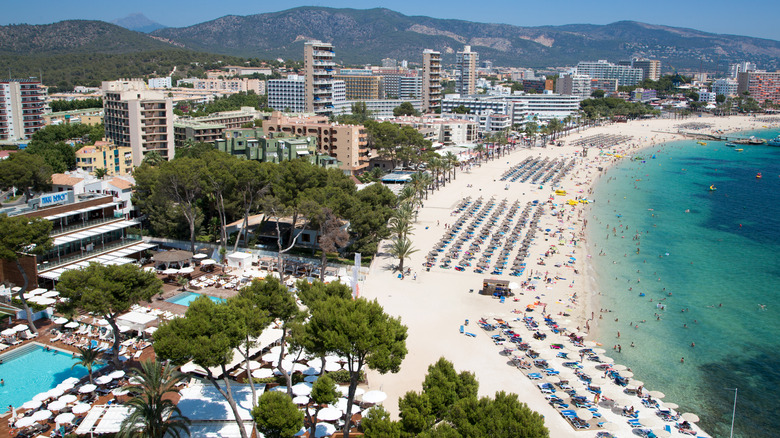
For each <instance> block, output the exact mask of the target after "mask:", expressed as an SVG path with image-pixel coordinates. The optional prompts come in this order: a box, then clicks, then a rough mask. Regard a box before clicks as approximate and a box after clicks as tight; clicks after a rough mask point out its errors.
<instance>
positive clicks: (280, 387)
mask: <svg viewBox="0 0 780 438" xmlns="http://www.w3.org/2000/svg"><path fill="white" fill-rule="evenodd" d="M271 391H279V392H287V387H286V386H275V387H273V388H271Z"/></svg>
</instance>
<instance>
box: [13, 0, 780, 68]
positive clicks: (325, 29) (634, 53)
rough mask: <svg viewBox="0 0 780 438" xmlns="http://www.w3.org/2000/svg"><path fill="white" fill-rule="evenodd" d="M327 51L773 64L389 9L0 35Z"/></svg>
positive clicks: (112, 46)
mask: <svg viewBox="0 0 780 438" xmlns="http://www.w3.org/2000/svg"><path fill="white" fill-rule="evenodd" d="M126 18H128V17H126ZM116 21H117V22H118V23H121V24H122V25H124V26H127V27H130V28H135V29H143V28H144V26H147V25H149V24H148V23H153V22H151V20H148V19H146V17H143V16H142V15H139V16H135V17H134V18H133V20H130V21H127V20H125V19H123V20H116ZM308 39H319V40H322V41H326V42H330V43H333V44H334V46H335V51H336V61H337V62H339V63H341V64H345V65H360V64H365V63H372V64H378V63H379V62H380V60H381V59H383V58H395V59H398V60H402V59H406V60H409V61H410V62H411V63H419V62H421V58H422V50H423V49H426V48H428V49H433V50H439V51H441V52H442V56H443V61H444V64H445V65H446V64H448V63H451V62H453V61H454V59H455V52H456V51H458V50H462V48H463V46H464V45H471V46H472V50H474V51H476V52H478V53H479V57H480V60H482V61H492V62H493V64H494V65H497V66H500V65H503V66H519V67H532V68H545V67H553V66H566V65H570V66H571V65H575V64H576V63H577V62H578V61H580V60H598V59H608V60H610V61H613V62H616V61H619V60H624V59H630V58H631V57H646V58H651V59H660V60H661V61H662V69H663V70H665V71H672V70H687V71H720V72H722V71H724V70H726V68H727V67H728V64H729V63H735V62H740V61H752V62H756V63H757V64H758V66H759V67H760V68H764V69H768V70H773V69H777V68H778V67H779V66H780V65H779V64H780V63H779V62H778V60H779V59H780V42H778V41H774V40H768V39H761V38H752V37H746V36H737V35H719V34H713V33H707V32H701V31H698V30H693V29H684V28H676V27H669V26H660V25H651V24H646V23H640V22H635V21H620V22H616V23H611V24H607V25H591V24H571V25H565V26H540V27H521V26H513V25H509V24H491V23H476V22H470V21H464V20H444V19H437V18H431V17H422V16H406V15H403V14H401V13H398V12H395V11H392V10H389V9H381V8H380V9H364V10H360V9H333V8H323V7H300V8H294V9H288V10H285V11H280V12H273V13H265V14H256V15H247V16H236V15H228V16H225V17H221V18H218V19H215V20H211V21H207V22H204V23H200V24H196V25H193V26H189V27H182V28H163V29H157V30H154V31H153V32H151V33H150V34H144V33H140V32H135V31H132V30H128V29H125V28H122V27H120V26H117V25H114V24H110V23H106V22H102V21H88V20H69V21H61V22H58V23H53V24H49V25H10V26H0V55H8V56H10V55H13V56H16V57H18V56H22V57H24V56H37V57H40V56H49V55H67V54H70V53H79V54H84V53H89V54H120V53H138V52H145V51H160V50H171V49H177V50H181V49H182V48H184V49H190V50H193V51H197V52H207V53H215V54H222V55H232V56H241V57H251V58H261V59H275V58H284V59H291V60H300V59H302V58H303V43H304V41H306V40H308Z"/></svg>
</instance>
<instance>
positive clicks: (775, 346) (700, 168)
mask: <svg viewBox="0 0 780 438" xmlns="http://www.w3.org/2000/svg"><path fill="white" fill-rule="evenodd" d="M750 134H757V135H758V136H760V137H763V138H771V137H774V136H775V135H777V134H778V131H762V132H760V133H750ZM743 148H744V152H737V151H735V149H734V148H729V147H726V146H725V145H724V143H723V142H708V144H707V145H706V146H702V145H699V144H697V143H696V142H695V141H679V142H673V143H668V144H666V145H662V146H658V147H655V148H653V149H646V150H644V151H642V152H641V153H639V154H638V155H642V156H643V157H644V158H645V161H644V162H641V161H628V160H626V161H623V162H622V163H620V164H619V165H617V166H616V167H614V168H612V169H610V170H609V171H608V172H607V173H606V175H605V176H603V177H602V178H601V180H600V181H599V182H598V183H597V185H596V187H595V191H594V198H595V199H596V203H595V204H593V205H592V207H591V210H590V213H589V215H588V219H589V221H588V222H589V224H588V236H589V245H590V253H591V254H592V258H591V261H592V265H593V268H594V270H595V272H596V273H597V279H596V284H597V285H598V291H599V292H600V293H601V295H600V296H599V299H600V304H599V305H600V307H601V308H605V309H610V310H611V312H607V313H601V314H600V316H601V317H602V318H603V319H601V320H599V321H598V322H599V324H598V328H597V338H598V339H599V340H600V342H602V343H603V344H604V345H605V347H604V348H606V349H607V350H608V354H609V355H611V356H612V357H614V358H615V359H616V361H617V362H619V363H623V364H625V365H627V366H629V367H630V368H631V369H632V370H633V371H634V372H635V373H636V376H637V378H638V379H640V380H641V381H643V382H644V383H645V385H646V387H647V388H649V389H652V390H660V391H662V392H664V393H665V394H666V398H665V399H664V400H666V401H673V402H675V403H677V404H679V405H680V411H681V412H686V411H691V412H694V413H696V414H697V415H699V416H700V417H701V422H700V423H699V424H700V425H701V426H702V427H703V428H704V430H705V431H707V432H708V433H709V434H711V435H712V436H728V434H729V427H730V425H731V417H732V415H731V413H732V407H733V402H734V390H733V388H738V389H739V397H738V401H737V415H736V422H735V427H734V436H740V437H773V436H780V432H778V430H780V417H777V416H775V415H773V414H770V412H772V413H773V411H774V410H775V409H774V408H776V407H777V406H778V403H777V397H776V395H775V391H776V389H777V388H778V387H780V367H779V366H780V353H778V352H779V351H780V337H778V334H780V318H779V316H780V303H778V302H777V297H778V295H780V292H779V288H778V285H779V284H780V256H778V254H779V253H780V148H774V147H768V146H743ZM653 154H655V158H654V159H653V158H651V156H652V155H653ZM757 172H762V174H763V178H761V179H757V178H756V173H757ZM710 185H714V186H715V188H716V190H714V191H711V190H709V187H710ZM607 201H609V202H607ZM686 210H687V211H686ZM618 215H620V217H618ZM613 228H614V229H615V232H614V233H613V231H612V229H613ZM637 234H638V237H637ZM637 244H638V245H637ZM637 249H639V253H637ZM601 250H603V251H604V252H605V253H606V255H603V256H599V255H598V254H599V252H600V251H601ZM641 293H644V294H645V295H644V296H640V294H641ZM659 303H660V304H662V305H665V309H664V310H661V309H659V308H658V307H657V306H658V304H659ZM761 305H764V306H765V308H762V307H761ZM597 313H598V312H597ZM596 318H599V315H598V314H597V316H596ZM658 318H660V319H658ZM618 331H619V332H620V337H619V338H618V337H617V333H618ZM632 343H633V344H634V345H635V347H633V348H632V347H631V344H632ZM692 343H695V346H692ZM617 344H620V346H621V347H622V352H621V353H618V352H617V351H611V350H612V348H613V346H615V345H617ZM681 358H684V359H685V360H684V363H681Z"/></svg>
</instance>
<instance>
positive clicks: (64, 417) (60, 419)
mask: <svg viewBox="0 0 780 438" xmlns="http://www.w3.org/2000/svg"><path fill="white" fill-rule="evenodd" d="M74 419H76V416H75V415H73V413H71V412H66V413H64V414H60V415H57V416H56V417H54V422H55V423H57V424H70V423H72V422H73V420H74Z"/></svg>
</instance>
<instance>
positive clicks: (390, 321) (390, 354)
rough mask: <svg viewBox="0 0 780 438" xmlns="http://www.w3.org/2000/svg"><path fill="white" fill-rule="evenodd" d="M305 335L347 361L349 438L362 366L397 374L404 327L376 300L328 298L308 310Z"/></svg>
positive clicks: (346, 431)
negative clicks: (353, 405)
mask: <svg viewBox="0 0 780 438" xmlns="http://www.w3.org/2000/svg"><path fill="white" fill-rule="evenodd" d="M304 327H305V328H304V336H306V337H309V338H314V339H319V340H320V342H321V343H322V345H323V346H324V349H325V350H326V351H328V352H331V353H334V354H338V355H340V356H342V357H344V358H345V359H346V361H347V369H348V370H349V391H348V394H347V410H346V412H345V417H346V423H345V425H344V436H345V437H347V438H348V437H349V429H350V423H351V416H352V404H353V401H354V399H355V389H356V388H357V385H358V379H359V376H360V372H361V371H362V370H363V367H364V366H368V367H369V368H371V369H374V370H377V371H379V372H380V373H382V374H384V373H387V372H398V370H399V368H400V365H401V361H403V359H404V357H405V356H406V353H407V350H406V336H407V334H406V327H405V326H404V325H402V324H401V321H400V319H397V318H392V317H390V316H389V315H387V314H386V313H385V312H384V310H383V309H382V306H380V305H379V303H377V302H376V301H367V300H365V299H363V298H358V299H356V300H350V299H346V300H345V299H342V298H335V297H333V298H328V299H327V300H326V301H324V302H322V303H320V304H318V305H317V306H315V307H314V308H313V309H311V317H310V319H309V322H308V323H307V324H306V325H305V326H304Z"/></svg>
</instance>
